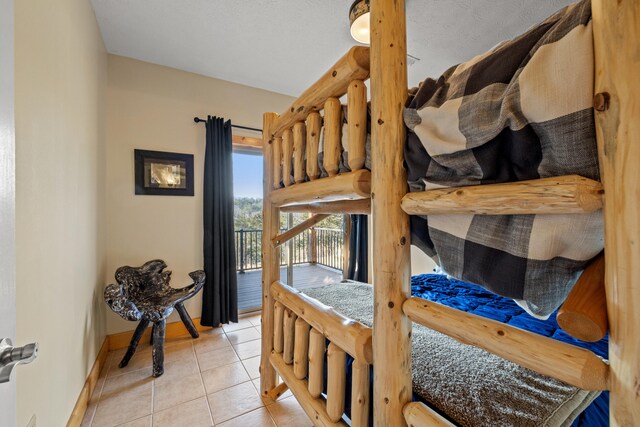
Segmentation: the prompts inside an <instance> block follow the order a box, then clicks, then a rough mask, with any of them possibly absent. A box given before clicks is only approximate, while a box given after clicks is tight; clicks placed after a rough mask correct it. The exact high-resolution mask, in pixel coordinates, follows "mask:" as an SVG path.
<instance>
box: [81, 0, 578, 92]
mask: <svg viewBox="0 0 640 427" xmlns="http://www.w3.org/2000/svg"><path fill="white" fill-rule="evenodd" d="M91 2H92V4H93V7H94V10H95V12H96V16H97V19H98V23H99V25H100V29H101V31H102V35H103V38H104V41H105V44H106V47H107V50H108V51H109V52H110V53H113V54H116V55H122V56H127V57H131V58H135V59H139V60H142V61H146V62H151V63H154V64H160V65H165V66H169V67H173V68H177V69H180V70H185V71H190V72H194V73H198V74H203V75H206V76H211V77H216V78H219V79H223V80H228V81H232V82H236V83H241V84H245V85H248V86H254V87H258V88H262V89H267V90H271V91H274V92H279V93H284V94H288V95H294V96H295V95H299V94H300V93H301V92H302V91H303V90H304V89H305V88H306V87H308V86H309V85H310V84H311V83H313V82H314V81H315V80H316V79H317V78H318V77H319V76H320V75H321V74H322V73H323V72H324V71H326V70H327V69H328V68H329V67H330V66H331V65H332V64H333V63H334V62H335V61H336V60H337V59H338V58H339V57H340V56H341V55H342V54H344V52H346V51H347V50H348V48H349V47H350V46H352V45H353V44H354V43H355V42H354V41H353V39H352V38H351V36H350V35H349V28H348V27H349V19H348V11H349V6H350V5H351V2H352V0H91ZM569 3H571V1H570V0H407V43H408V50H409V54H411V55H413V56H415V57H418V58H420V61H418V62H416V63H415V64H414V65H412V66H411V67H410V68H409V83H410V85H411V86H414V85H416V84H417V83H418V82H419V81H421V80H423V79H424V78H425V77H427V76H437V75H439V74H440V73H441V72H442V71H444V70H445V69H446V68H448V67H449V66H450V65H454V64H456V63H459V62H462V61H464V60H466V59H469V58H471V57H473V56H475V55H477V54H480V53H482V52H484V51H486V50H488V49H490V48H491V47H492V46H494V45H495V44H497V43H498V42H500V41H502V40H505V39H508V38H512V37H514V36H516V35H518V34H519V33H521V32H523V31H525V30H526V29H527V28H528V27H530V26H531V25H533V24H535V23H537V22H539V21H542V20H543V19H544V18H546V17H547V16H549V15H550V14H552V13H553V12H554V11H556V10H558V9H560V8H561V7H562V6H564V5H566V4H569Z"/></svg>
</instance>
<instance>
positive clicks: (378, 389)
mask: <svg viewBox="0 0 640 427" xmlns="http://www.w3.org/2000/svg"><path fill="white" fill-rule="evenodd" d="M406 61H407V45H406V25H405V5H404V0H396V1H388V0H372V1H371V94H372V95H371V99H372V118H371V120H372V123H371V128H372V144H371V151H372V156H371V157H372V167H371V170H372V193H371V198H372V212H373V253H374V257H375V261H374V263H373V281H374V287H373V289H374V291H373V292H374V320H373V359H374V361H375V366H376V368H375V369H374V380H373V384H374V385H373V400H372V403H373V408H374V423H375V425H376V426H405V425H406V422H405V419H404V416H403V414H402V410H403V407H404V405H405V404H406V403H408V402H410V401H411V396H412V388H411V321H410V320H409V318H408V317H407V316H406V315H405V314H404V313H403V311H402V304H403V303H404V301H405V300H406V299H407V298H408V297H409V296H410V291H411V289H410V273H411V261H410V253H409V244H410V234H409V217H408V216H407V214H405V213H404V212H403V211H402V209H401V207H400V201H401V199H402V197H403V196H404V195H405V193H406V192H407V180H406V176H405V175H406V174H405V172H404V167H403V147H404V139H405V128H404V123H403V119H402V115H403V107H404V104H405V101H406V96H407V64H406Z"/></svg>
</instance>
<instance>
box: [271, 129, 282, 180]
mask: <svg viewBox="0 0 640 427" xmlns="http://www.w3.org/2000/svg"><path fill="white" fill-rule="evenodd" d="M272 145H273V188H274V189H275V188H280V187H281V186H282V183H281V181H282V138H280V137H278V138H274V139H273V144H272Z"/></svg>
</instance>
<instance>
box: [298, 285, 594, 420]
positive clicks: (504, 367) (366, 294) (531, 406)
mask: <svg viewBox="0 0 640 427" xmlns="http://www.w3.org/2000/svg"><path fill="white" fill-rule="evenodd" d="M304 293H305V294H307V295H309V296H311V297H313V298H316V299H318V300H319V301H321V302H322V303H324V304H327V305H329V306H332V307H334V308H335V309H336V310H338V311H339V312H340V313H342V314H343V315H345V316H347V317H349V318H351V319H354V320H358V321H360V322H362V323H363V324H365V325H368V326H371V325H372V324H373V288H372V287H371V285H367V284H358V283H353V282H351V283H343V284H336V285H330V286H324V287H320V288H314V289H306V290H305V291H304ZM412 336H413V345H412V350H413V391H414V393H416V394H417V395H419V396H420V397H421V398H422V399H424V400H426V401H427V402H429V403H430V404H431V405H432V406H434V407H435V408H437V409H438V410H440V411H441V412H443V413H445V414H447V416H449V417H450V418H451V419H452V420H454V421H455V422H456V423H458V424H460V425H462V426H470V427H471V426H473V427H478V426H492V427H493V426H517V427H527V426H531V427H534V426H535V427H539V426H569V425H571V423H572V422H573V420H574V419H575V418H576V417H577V416H578V415H579V414H580V413H581V412H582V411H583V410H584V409H585V408H586V407H587V406H589V405H590V404H591V402H592V401H593V400H594V399H595V398H596V397H597V396H598V394H599V392H591V391H585V390H581V389H579V388H576V387H573V386H570V385H567V384H564V383H563V382H560V381H558V380H555V379H552V378H549V377H546V376H544V375H541V374H539V373H537V372H534V371H531V370H529V369H526V368H522V367H520V366H518V365H516V364H514V363H511V362H509V361H506V360H504V359H502V358H500V357H498V356H495V355H493V354H491V353H488V352H486V351H484V350H482V349H479V348H477V347H473V346H469V345H465V344H461V343H460V342H458V341H456V340H454V339H453V338H450V337H448V336H446V335H443V334H440V333H438V332H435V331H433V330H431V329H428V328H426V327H424V326H420V325H417V324H414V327H413V334H412ZM374 363H375V362H374ZM374 369H384V367H378V366H374Z"/></svg>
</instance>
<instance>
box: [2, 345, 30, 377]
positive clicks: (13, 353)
mask: <svg viewBox="0 0 640 427" xmlns="http://www.w3.org/2000/svg"><path fill="white" fill-rule="evenodd" d="M37 356H38V343H31V344H27V345H25V346H24V347H14V346H13V344H12V343H11V340H10V339H9V338H2V339H0V383H6V382H8V381H9V379H10V378H11V371H13V368H14V367H15V366H17V365H19V364H21V363H31V362H33V360H34V359H35V358H36V357H37Z"/></svg>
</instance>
